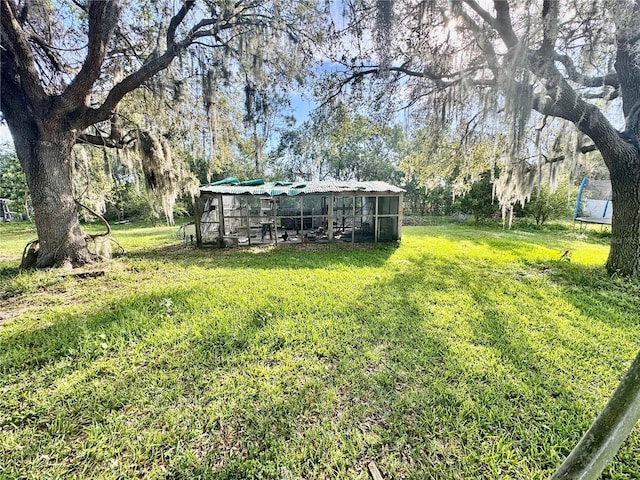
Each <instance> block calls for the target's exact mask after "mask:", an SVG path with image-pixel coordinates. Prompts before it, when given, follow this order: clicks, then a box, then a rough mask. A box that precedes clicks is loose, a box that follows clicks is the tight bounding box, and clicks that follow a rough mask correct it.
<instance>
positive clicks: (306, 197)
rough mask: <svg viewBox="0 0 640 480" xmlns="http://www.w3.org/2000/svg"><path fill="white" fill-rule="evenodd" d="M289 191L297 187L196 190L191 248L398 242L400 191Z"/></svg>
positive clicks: (380, 186) (330, 187) (380, 187)
mask: <svg viewBox="0 0 640 480" xmlns="http://www.w3.org/2000/svg"><path fill="white" fill-rule="evenodd" d="M275 185H278V184H275ZM294 187H300V188H289V189H288V188H278V187H273V184H265V185H264V186H258V187H255V188H244V189H243V188H238V187H236V186H234V185H222V186H215V185H213V186H204V187H201V188H200V195H199V197H198V198H197V199H196V201H195V203H194V205H195V222H194V223H195V234H196V244H197V246H198V247H233V246H252V245H271V244H273V245H278V244H279V243H281V242H282V243H285V244H287V243H288V244H295V243H314V242H315V243H330V242H338V241H339V242H351V243H381V242H399V241H400V239H401V238H402V203H403V193H404V190H402V189H400V188H398V187H395V186H393V185H389V184H386V183H384V182H348V183H344V182H343V183H340V184H339V188H337V187H336V183H335V182H326V183H324V184H323V183H322V182H316V183H307V184H303V185H299V186H295V185H294ZM285 232H286V233H285Z"/></svg>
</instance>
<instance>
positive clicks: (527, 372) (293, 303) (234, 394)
mask: <svg viewBox="0 0 640 480" xmlns="http://www.w3.org/2000/svg"><path fill="white" fill-rule="evenodd" d="M174 231H175V229H173V228H167V227H162V228H151V227H143V226H140V225H128V226H118V227H116V229H115V236H116V238H117V239H118V240H119V241H120V243H121V244H122V245H123V246H124V248H125V249H126V250H127V251H128V255H127V256H126V257H123V258H120V259H116V260H113V261H111V262H109V263H108V264H103V265H98V266H97V267H95V268H94V269H92V270H91V272H93V275H86V276H85V278H83V277H81V276H79V275H74V273H75V272H66V271H44V272H20V271H19V270H18V268H17V265H18V263H19V258H20V254H21V251H22V248H23V246H24V243H25V242H26V241H28V240H29V239H30V238H32V237H33V236H34V235H33V233H32V232H30V231H28V227H26V226H25V225H23V224H0V324H1V325H0V478H46V479H51V478H69V477H72V478H113V479H115V478H138V477H142V478H172V479H179V478H183V479H192V478H216V479H232V478H233V479H243V478H257V479H268V478H282V479H298V478H304V479H321V478H339V479H350V478H359V479H368V478H370V475H369V472H368V471H367V465H368V463H369V462H370V461H375V462H376V464H377V465H378V467H379V469H380V470H381V472H382V473H383V475H384V478H385V479H401V478H414V479H479V478H519V479H542V478H548V476H549V475H550V474H551V472H552V471H553V470H554V469H555V467H557V466H558V465H559V464H560V462H561V461H562V459H563V458H564V457H565V456H566V455H567V454H568V453H569V451H570V450H571V448H572V447H573V445H574V444H575V443H576V442H577V440H578V439H579V438H580V436H581V434H582V433H583V432H584V430H585V429H586V428H587V427H588V426H589V424H590V423H591V421H592V419H593V417H594V416H595V415H596V414H597V412H598V411H599V410H600V409H601V408H602V406H603V405H604V403H605V401H606V399H607V398H608V396H609V395H610V393H611V392H612V390H613V388H614V387H615V385H616V384H617V382H618V380H619V379H620V377H621V376H622V374H623V373H624V371H625V370H626V368H627V366H628V365H629V364H630V362H631V360H632V359H633V357H634V356H635V354H636V351H637V349H638V346H639V345H640V328H638V327H639V323H640V302H639V301H638V297H639V296H640V284H638V283H634V282H628V281H623V280H621V279H615V278H614V279H609V278H608V277H607V276H606V275H605V273H604V271H603V268H602V265H603V264H604V261H605V259H606V255H607V252H608V247H607V240H606V238H600V237H601V236H599V235H597V234H596V233H592V234H590V235H588V236H584V235H579V234H578V232H577V231H575V230H572V229H557V230H556V231H523V230H520V231H511V232H507V231H502V230H499V229H497V228H493V227H472V226H465V225H436V226H430V227H410V228H405V229H404V230H403V235H404V238H403V241H402V244H401V246H400V247H399V248H396V247H392V246H383V247H373V246H364V247H363V246H358V247H357V248H350V247H349V246H348V245H333V246H322V247H320V246H313V245H307V246H299V247H298V248H292V247H282V248H278V249H270V248H260V249H245V250H222V251H219V250H201V251H198V250H194V249H191V248H184V247H182V246H181V245H180V244H179V243H178V242H177V240H175V238H174V237H173V232H174ZM565 249H570V250H571V251H572V261H571V262H560V261H559V260H558V259H559V258H560V255H561V254H562V252H563V251H564V250H565ZM639 442H640V431H639V429H638V428H636V429H635V430H634V432H633V434H632V436H631V438H630V439H629V440H628V441H627V442H626V443H625V444H624V446H623V448H622V450H621V451H620V453H619V454H618V456H617V457H616V460H615V462H614V463H613V464H612V465H611V466H610V467H609V468H608V469H607V470H606V473H605V476H604V478H617V479H630V478H640V445H639Z"/></svg>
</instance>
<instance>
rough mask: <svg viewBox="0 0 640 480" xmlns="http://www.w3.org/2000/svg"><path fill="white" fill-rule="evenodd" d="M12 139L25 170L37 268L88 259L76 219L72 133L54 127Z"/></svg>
mask: <svg viewBox="0 0 640 480" xmlns="http://www.w3.org/2000/svg"><path fill="white" fill-rule="evenodd" d="M29 137H31V140H27V141H24V139H23V141H18V142H16V150H17V152H18V157H19V159H20V162H21V163H22V167H23V169H24V172H25V174H26V178H27V184H28V185H29V191H30V193H31V201H32V203H33V210H34V216H35V226H36V231H37V234H38V240H39V249H38V251H37V258H36V263H35V266H36V267H38V268H46V267H54V266H63V265H71V266H74V267H77V266H81V265H85V264H87V263H92V262H93V261H94V257H93V255H92V254H91V253H90V252H89V251H88V249H87V242H86V238H85V235H84V234H83V233H82V230H81V228H80V224H79V221H78V213H77V208H76V204H75V200H74V196H73V184H72V180H71V149H72V148H73V145H74V142H75V136H74V135H73V134H72V133H68V132H61V131H58V132H56V131H54V132H48V133H46V134H45V135H43V134H35V135H29Z"/></svg>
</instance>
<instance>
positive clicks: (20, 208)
mask: <svg viewBox="0 0 640 480" xmlns="http://www.w3.org/2000/svg"><path fill="white" fill-rule="evenodd" d="M0 198H8V199H9V200H11V201H12V202H13V203H12V204H11V210H12V211H15V212H18V213H23V214H28V212H29V206H28V204H29V189H28V188H27V182H26V180H25V178H24V173H23V172H22V168H21V167H20V163H19V162H18V157H17V156H16V154H15V152H13V151H12V150H11V149H9V148H8V147H0Z"/></svg>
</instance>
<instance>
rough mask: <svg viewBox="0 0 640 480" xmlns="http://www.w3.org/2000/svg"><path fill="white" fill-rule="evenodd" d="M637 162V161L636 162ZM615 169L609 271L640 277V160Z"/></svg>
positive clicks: (612, 186) (613, 174)
mask: <svg viewBox="0 0 640 480" xmlns="http://www.w3.org/2000/svg"><path fill="white" fill-rule="evenodd" d="M634 160H635V161H634ZM620 163H622V164H623V165H624V166H623V167H621V168H618V169H617V170H616V169H611V168H610V173H611V188H612V202H613V221H612V225H611V249H610V250H609V258H608V259H607V270H608V271H609V273H611V274H622V275H629V276H633V277H638V276H640V159H638V158H635V159H629V161H624V162H620Z"/></svg>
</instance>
